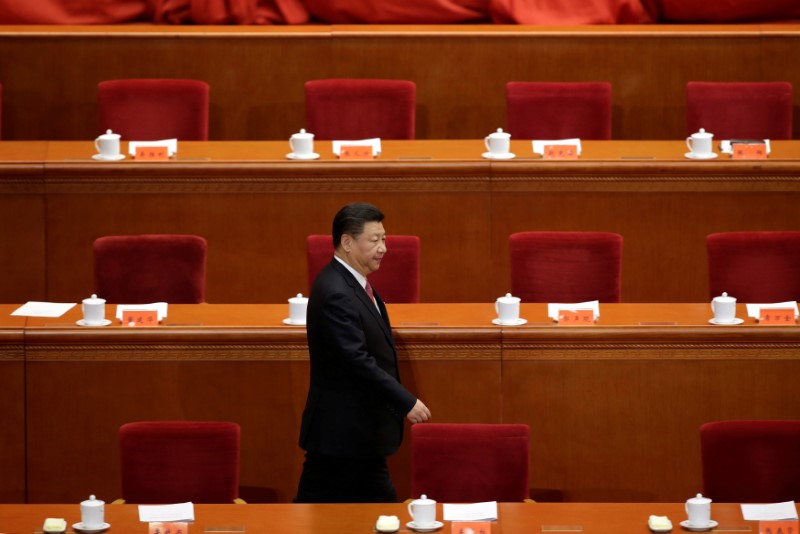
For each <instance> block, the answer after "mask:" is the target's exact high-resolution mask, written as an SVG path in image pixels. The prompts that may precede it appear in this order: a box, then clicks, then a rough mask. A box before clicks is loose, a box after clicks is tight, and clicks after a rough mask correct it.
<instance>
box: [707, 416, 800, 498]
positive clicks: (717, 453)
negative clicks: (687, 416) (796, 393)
mask: <svg viewBox="0 0 800 534" xmlns="http://www.w3.org/2000/svg"><path fill="white" fill-rule="evenodd" d="M700 450H701V454H702V460H703V495H704V496H706V497H710V498H712V499H713V500H714V501H715V502H735V503H742V502H743V503H770V502H784V501H791V500H798V499H800V421H719V422H714V423H706V424H704V425H703V426H701V427H700Z"/></svg>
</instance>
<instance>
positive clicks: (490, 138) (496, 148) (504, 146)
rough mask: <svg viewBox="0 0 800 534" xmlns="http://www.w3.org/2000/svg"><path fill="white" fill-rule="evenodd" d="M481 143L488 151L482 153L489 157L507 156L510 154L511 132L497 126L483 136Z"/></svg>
mask: <svg viewBox="0 0 800 534" xmlns="http://www.w3.org/2000/svg"><path fill="white" fill-rule="evenodd" d="M483 144H484V145H486V150H488V151H489V152H488V153H486V154H484V156H486V157H490V158H500V157H508V156H509V155H510V154H511V134H510V133H508V132H504V131H503V129H502V128H498V129H497V131H496V132H492V133H490V134H489V135H487V136H486V137H484V138H483Z"/></svg>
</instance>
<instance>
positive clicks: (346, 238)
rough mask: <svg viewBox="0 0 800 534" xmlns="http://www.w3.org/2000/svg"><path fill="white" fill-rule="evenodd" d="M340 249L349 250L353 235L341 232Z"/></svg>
mask: <svg viewBox="0 0 800 534" xmlns="http://www.w3.org/2000/svg"><path fill="white" fill-rule="evenodd" d="M341 243H342V250H344V251H345V252H350V248H351V247H352V246H353V236H351V235H350V234H342V241H341Z"/></svg>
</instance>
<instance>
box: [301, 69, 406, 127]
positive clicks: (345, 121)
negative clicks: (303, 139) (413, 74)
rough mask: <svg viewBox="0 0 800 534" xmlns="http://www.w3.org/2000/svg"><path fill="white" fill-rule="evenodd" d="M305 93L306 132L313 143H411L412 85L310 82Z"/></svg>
mask: <svg viewBox="0 0 800 534" xmlns="http://www.w3.org/2000/svg"><path fill="white" fill-rule="evenodd" d="M305 91H306V130H308V131H309V132H311V133H313V134H314V136H315V138H316V139H319V140H331V139H335V140H355V139H367V138H372V137H380V138H381V139H414V120H415V108H416V91H417V86H416V84H414V82H409V81H405V80H372V79H349V78H344V79H331V80H312V81H308V82H306V84H305Z"/></svg>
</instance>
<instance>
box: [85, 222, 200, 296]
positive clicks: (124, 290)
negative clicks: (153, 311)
mask: <svg viewBox="0 0 800 534" xmlns="http://www.w3.org/2000/svg"><path fill="white" fill-rule="evenodd" d="M206 248H207V245H206V240H205V239H203V238H202V237H198V236H194V235H152V234H151V235H122V236H107V237H101V238H99V239H97V240H95V242H94V287H95V292H96V293H97V295H98V296H100V297H102V298H104V299H106V301H108V302H114V303H120V304H148V303H150V302H168V303H170V304H198V303H200V302H204V301H205V297H206Z"/></svg>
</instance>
